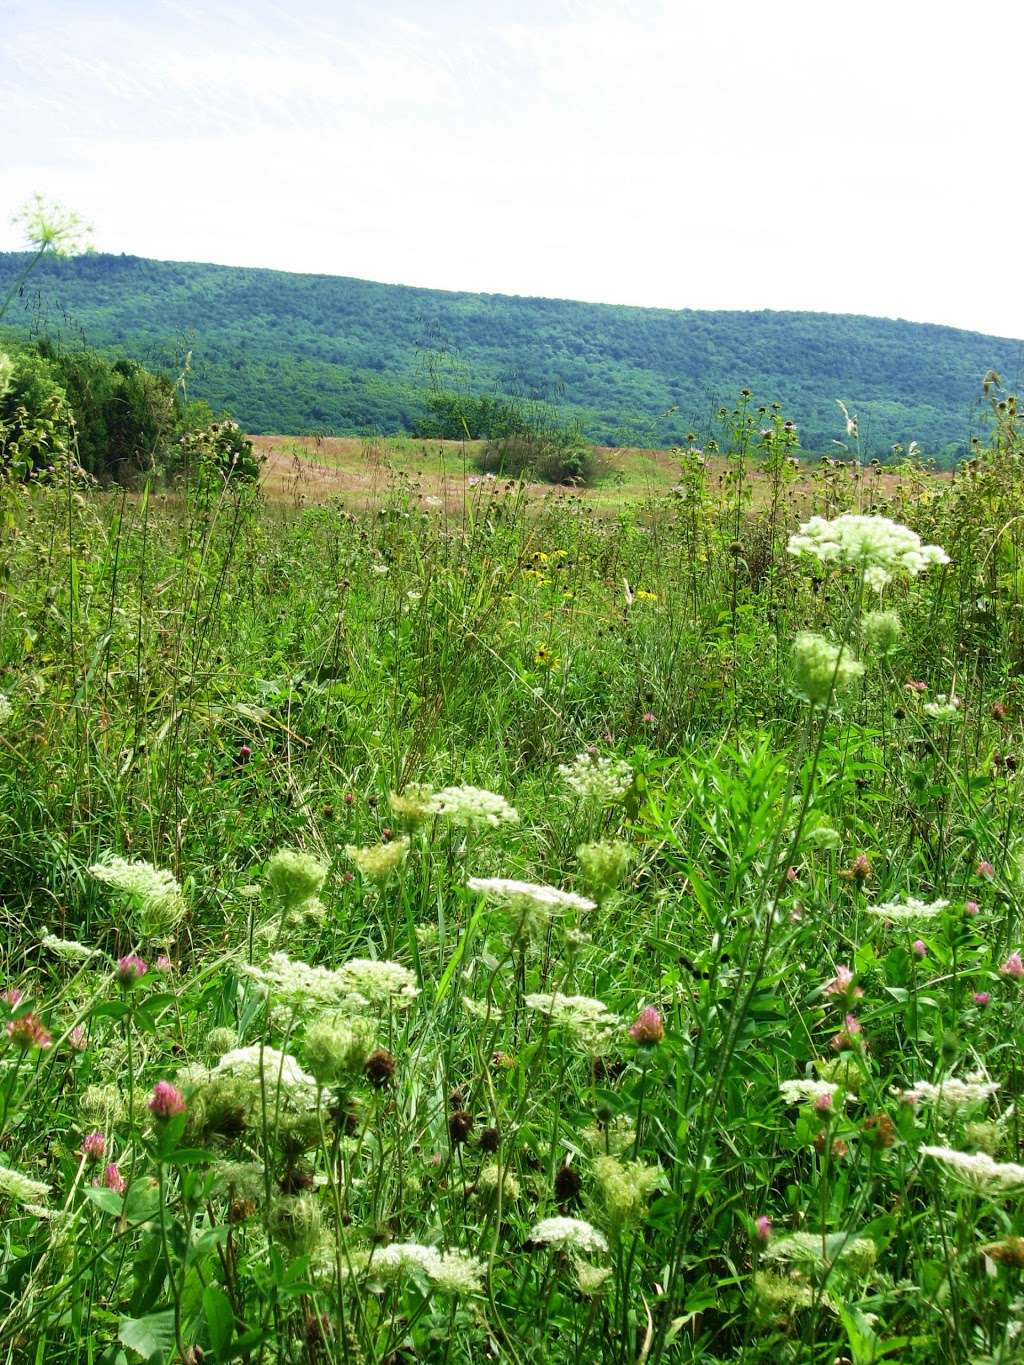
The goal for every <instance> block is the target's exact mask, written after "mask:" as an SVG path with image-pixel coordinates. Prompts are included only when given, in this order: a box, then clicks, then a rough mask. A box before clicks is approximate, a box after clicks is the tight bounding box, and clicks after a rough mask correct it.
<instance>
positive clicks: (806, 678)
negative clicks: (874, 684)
mask: <svg viewBox="0 0 1024 1365" xmlns="http://www.w3.org/2000/svg"><path fill="white" fill-rule="evenodd" d="M792 657H793V678H794V682H795V685H796V690H797V691H798V692H799V693H800V695H801V696H802V697H804V699H805V700H807V701H809V702H810V703H811V705H812V706H825V705H827V703H828V701H829V699H830V697H831V696H832V695H833V693H835V692H841V691H843V690H844V689H845V688H847V687H849V686H850V685H851V684H852V683H853V682H854V681H855V680H856V679H857V678H859V677H860V676H861V674H862V673H863V672H864V665H863V664H861V663H858V662H857V660H856V659H854V658H853V656H852V655H851V654H850V652H849V650H848V649H846V648H845V647H844V646H842V645H834V644H832V643H831V641H829V640H826V639H825V637H824V636H823V635H816V634H815V633H814V632H813V631H809V630H802V631H799V632H798V634H797V635H796V636H795V637H794V640H793V652H792Z"/></svg>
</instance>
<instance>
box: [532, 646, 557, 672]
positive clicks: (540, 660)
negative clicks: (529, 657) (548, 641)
mask: <svg viewBox="0 0 1024 1365" xmlns="http://www.w3.org/2000/svg"><path fill="white" fill-rule="evenodd" d="M533 662H534V666H535V667H537V668H550V669H551V670H552V671H553V672H554V671H556V670H557V669H558V668H559V666H560V662H561V661H560V660H559V659H558V657H557V655H555V654H552V653H551V650H550V649H548V647H547V645H544V644H540V645H538V646H537V648H536V649H535V650H534V651H533Z"/></svg>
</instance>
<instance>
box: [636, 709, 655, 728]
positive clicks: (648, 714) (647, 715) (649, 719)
mask: <svg viewBox="0 0 1024 1365" xmlns="http://www.w3.org/2000/svg"><path fill="white" fill-rule="evenodd" d="M640 719H641V720H642V721H643V723H644V724H645V725H656V724H657V721H658V717H657V716H656V715H655V714H654V712H653V711H645V712H644V713H643V715H642V716H641V717H640Z"/></svg>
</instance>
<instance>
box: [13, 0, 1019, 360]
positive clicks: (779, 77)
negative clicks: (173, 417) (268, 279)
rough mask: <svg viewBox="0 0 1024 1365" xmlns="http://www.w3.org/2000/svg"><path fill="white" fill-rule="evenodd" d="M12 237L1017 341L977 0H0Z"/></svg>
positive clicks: (1011, 186)
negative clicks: (52, 208) (40, 216)
mask: <svg viewBox="0 0 1024 1365" xmlns="http://www.w3.org/2000/svg"><path fill="white" fill-rule="evenodd" d="M0 34H2V41H0V108H2V110H3V116H2V119H0V153H2V175H0V249H2V248H14V247H17V246H19V245H20V242H19V235H18V232H17V230H16V229H14V228H12V227H10V226H8V220H9V219H10V217H11V215H12V213H13V212H14V211H15V209H16V208H17V207H18V205H19V204H21V203H22V202H23V201H24V200H25V199H26V198H27V197H28V196H29V195H30V194H31V193H32V192H34V191H36V190H39V191H41V192H43V193H44V194H46V195H47V196H49V197H51V198H54V199H57V200H60V201H61V202H63V203H65V204H67V205H68V206H70V207H72V208H74V209H77V210H78V211H79V212H80V213H81V214H82V215H83V217H85V218H86V219H87V220H89V221H90V222H91V223H92V224H93V225H94V228H95V244H96V246H97V247H98V248H99V249H101V250H106V251H115V252H119V251H125V252H129V253H132V254H137V255H145V256H156V257H160V258H163V259H166V260H195V261H215V262H222V263H225V264H230V265H252V266H274V267H277V268H280V269H285V270H310V271H319V272H324V273H329V274H336V275H356V276H360V277H363V278H366V279H374V280H384V281H389V282H397V283H403V284H419V285H429V286H434V287H438V288H447V289H472V290H487V291H492V292H500V293H511V294H540V295H548V296H555V297H562V298H576V299H589V300H598V301H603V302H610V303H637V304H654V305H658V306H663V307H672V308H675V307H692V308H780V309H782V308H798V309H822V310H829V311H833V310H834V311H842V312H857V313H872V314H879V315H884V316H891V317H905V318H912V319H915V320H918V321H924V322H946V323H952V324H955V325H957V326H963V327H970V328H975V329H977V330H979V331H986V332H994V333H997V334H1002V335H1007V336H1014V337H1024V307H1022V304H1024V299H1022V289H1021V284H1020V280H1021V270H1020V261H1019V251H1020V243H1021V209H1022V207H1024V190H1022V179H1021V175H1020V168H1019V147H1020V134H1021V126H1022V118H1024V114H1022V109H1021V99H1020V90H1019V82H1018V77H1017V70H1016V68H1017V65H1018V62H1019V53H1020V51H1021V45H1022V40H1024V4H1021V3H1020V2H1019V0H988V3H987V4H985V5H980V4H970V5H968V4H965V3H963V0H946V3H944V4H943V3H941V0H927V2H924V0H774V2H773V0H632V2H631V3H629V2H628V0H626V2H624V0H429V2H427V3H421V2H420V0H375V2H374V3H362V0H287V3H279V2H278V0H274V3H264V0H246V3H245V4H237V5H236V4H218V3H217V0H211V2H210V3H207V4H203V5H199V4H193V3H191V0H0Z"/></svg>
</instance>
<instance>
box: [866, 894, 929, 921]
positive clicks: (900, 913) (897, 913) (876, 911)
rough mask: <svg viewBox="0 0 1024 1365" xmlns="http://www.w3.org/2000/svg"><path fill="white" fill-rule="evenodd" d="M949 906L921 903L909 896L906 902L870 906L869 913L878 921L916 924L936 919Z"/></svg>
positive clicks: (885, 902)
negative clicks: (920, 921)
mask: <svg viewBox="0 0 1024 1365" xmlns="http://www.w3.org/2000/svg"><path fill="white" fill-rule="evenodd" d="M948 905H949V901H944V900H937V901H920V900H918V899H917V898H916V897H915V896H908V897H907V898H906V900H905V901H882V903H881V904H880V905H869V906H868V907H867V912H868V914H869V915H875V916H876V917H877V918H878V919H885V920H891V921H892V922H893V923H894V924H899V923H908V922H909V923H914V922H916V921H919V920H926V919H934V918H935V916H936V915H941V913H942V912H943V910H945V909H946V907H947V906H948Z"/></svg>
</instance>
